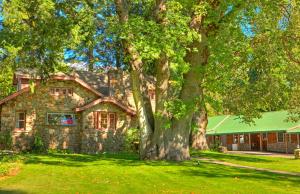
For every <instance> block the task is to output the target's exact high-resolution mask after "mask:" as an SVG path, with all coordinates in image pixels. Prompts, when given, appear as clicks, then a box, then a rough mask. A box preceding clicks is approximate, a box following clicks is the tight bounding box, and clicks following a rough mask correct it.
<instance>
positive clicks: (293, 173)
mask: <svg viewBox="0 0 300 194" xmlns="http://www.w3.org/2000/svg"><path fill="white" fill-rule="evenodd" d="M195 159H197V160H199V161H205V162H209V163H212V164H219V165H224V166H230V167H235V168H244V169H251V170H257V171H262V172H271V173H275V174H281V175H292V176H300V173H297V172H287V171H281V170H271V169H267V168H257V167H252V166H244V165H239V164H233V163H230V162H224V161H220V160H214V159H209V158H195Z"/></svg>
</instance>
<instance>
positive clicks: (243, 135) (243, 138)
mask: <svg viewBox="0 0 300 194" xmlns="http://www.w3.org/2000/svg"><path fill="white" fill-rule="evenodd" d="M241 138H242V140H243V141H241ZM239 143H240V144H245V134H239Z"/></svg>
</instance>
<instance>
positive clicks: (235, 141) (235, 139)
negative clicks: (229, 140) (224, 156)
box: [233, 135, 239, 144]
mask: <svg viewBox="0 0 300 194" xmlns="http://www.w3.org/2000/svg"><path fill="white" fill-rule="evenodd" d="M238 136H239V135H233V143H234V144H237V143H238V141H239V139H238Z"/></svg>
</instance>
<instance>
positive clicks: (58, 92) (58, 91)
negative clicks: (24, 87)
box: [50, 88, 73, 96]
mask: <svg viewBox="0 0 300 194" xmlns="http://www.w3.org/2000/svg"><path fill="white" fill-rule="evenodd" d="M50 94H51V95H53V96H73V89H72V88H50Z"/></svg>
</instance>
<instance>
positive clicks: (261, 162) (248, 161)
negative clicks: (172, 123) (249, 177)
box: [192, 151, 300, 172]
mask: <svg viewBox="0 0 300 194" xmlns="http://www.w3.org/2000/svg"><path fill="white" fill-rule="evenodd" d="M192 155H193V156H200V157H204V158H210V159H216V160H221V161H226V162H230V163H234V164H240V165H246V166H253V167H258V168H268V169H273V170H282V171H289V172H300V160H296V159H293V158H280V157H268V156H254V155H249V154H224V153H218V152H210V151H205V152H197V151H193V152H192Z"/></svg>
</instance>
